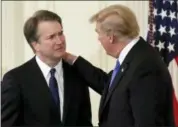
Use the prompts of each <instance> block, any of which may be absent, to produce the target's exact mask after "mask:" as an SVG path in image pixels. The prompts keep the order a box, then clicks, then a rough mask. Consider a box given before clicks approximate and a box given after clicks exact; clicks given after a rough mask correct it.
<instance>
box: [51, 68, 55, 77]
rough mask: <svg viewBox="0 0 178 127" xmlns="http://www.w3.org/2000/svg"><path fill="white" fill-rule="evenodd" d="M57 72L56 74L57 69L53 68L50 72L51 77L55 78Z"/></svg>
mask: <svg viewBox="0 0 178 127" xmlns="http://www.w3.org/2000/svg"><path fill="white" fill-rule="evenodd" d="M55 72H56V69H55V68H52V69H51V70H50V73H51V76H54V74H55Z"/></svg>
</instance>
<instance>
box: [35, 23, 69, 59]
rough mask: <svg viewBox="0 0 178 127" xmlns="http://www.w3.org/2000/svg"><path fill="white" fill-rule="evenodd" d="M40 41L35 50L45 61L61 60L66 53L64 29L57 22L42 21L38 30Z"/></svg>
mask: <svg viewBox="0 0 178 127" xmlns="http://www.w3.org/2000/svg"><path fill="white" fill-rule="evenodd" d="M37 36H38V41H37V43H36V44H35V50H36V53H37V54H38V55H40V56H41V57H42V58H43V59H48V60H59V59H60V58H61V57H62V56H63V55H64V53H65V50H66V42H65V36H64V34H63V29H62V26H61V24H60V23H58V22H57V21H42V22H40V23H39V24H38V28H37Z"/></svg>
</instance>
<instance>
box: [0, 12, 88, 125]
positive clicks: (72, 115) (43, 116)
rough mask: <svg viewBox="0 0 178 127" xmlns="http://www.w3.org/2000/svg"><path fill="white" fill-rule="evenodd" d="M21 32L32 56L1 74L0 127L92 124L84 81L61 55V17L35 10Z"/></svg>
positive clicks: (62, 38) (63, 39)
mask: <svg viewBox="0 0 178 127" xmlns="http://www.w3.org/2000/svg"><path fill="white" fill-rule="evenodd" d="M24 34H25V37H26V39H27V41H28V43H29V45H30V46H31V47H32V49H33V51H34V53H35V54H36V55H35V57H34V58H32V59H31V60H29V61H28V62H26V63H25V64H23V65H21V66H19V67H17V68H15V69H12V70H10V71H9V72H7V73H6V74H5V75H4V77H3V81H2V85H1V125H2V127H9V126H92V124H91V104H90V97H89V90H88V87H87V86H86V82H85V81H84V80H82V78H81V77H80V76H79V75H77V73H76V72H74V70H73V68H72V66H71V65H69V64H68V63H66V62H64V61H63V60H62V58H61V57H62V55H63V54H64V53H65V49H66V42H65V37H64V34H63V28H62V21H61V18H60V17H59V16H58V15H57V14H55V13H53V12H50V11H47V10H39V11H37V12H36V13H35V14H34V15H33V16H32V17H30V18H29V19H28V20H27V21H26V23H25V25H24ZM76 86H77V87H76Z"/></svg>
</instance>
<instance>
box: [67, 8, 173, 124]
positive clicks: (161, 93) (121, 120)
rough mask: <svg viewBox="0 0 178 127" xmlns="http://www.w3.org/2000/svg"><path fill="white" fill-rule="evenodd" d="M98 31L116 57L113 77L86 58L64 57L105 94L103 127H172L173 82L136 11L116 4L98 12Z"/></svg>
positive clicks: (101, 117) (91, 85) (96, 15)
mask: <svg viewBox="0 0 178 127" xmlns="http://www.w3.org/2000/svg"><path fill="white" fill-rule="evenodd" d="M91 21H92V22H93V21H96V32H97V33H98V39H99V41H100V42H101V45H102V46H103V47H104V49H105V51H106V53H107V54H108V55H110V56H112V57H114V58H116V59H117V62H116V67H115V68H114V70H113V71H111V72H110V73H109V74H107V73H105V72H104V71H102V70H101V69H99V68H96V67H94V66H93V65H92V64H90V63H89V62H88V61H86V60H85V59H84V58H82V57H81V56H79V57H77V56H75V55H72V54H70V53H66V55H64V59H65V60H66V61H67V62H68V63H70V64H73V67H74V68H75V69H76V70H77V71H78V72H79V73H80V75H81V76H83V78H84V79H85V80H86V81H87V82H88V83H89V84H90V87H91V88H93V89H94V90H95V91H97V92H98V93H99V94H101V95H102V97H101V102H100V108H99V126H101V127H128V126H129V127H130V126H135V127H147V126H149V127H152V126H173V125H174V122H173V112H172V82H171V77H170V74H169V72H168V69H167V67H166V65H165V64H164V63H163V61H162V59H161V58H160V56H159V54H158V53H157V52H156V50H154V49H153V48H152V47H151V46H150V45H149V44H148V43H147V42H145V41H144V40H143V38H141V37H139V26H138V23H137V20H136V17H135V15H134V13H133V12H132V11H131V10H130V9H129V8H127V7H125V6H122V5H111V6H109V7H107V8H104V9H103V10H101V11H99V12H98V13H97V14H95V15H94V16H93V17H92V18H91Z"/></svg>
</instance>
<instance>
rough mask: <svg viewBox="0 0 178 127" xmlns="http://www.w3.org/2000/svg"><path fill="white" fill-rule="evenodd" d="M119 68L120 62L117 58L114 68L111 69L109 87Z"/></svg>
mask: <svg viewBox="0 0 178 127" xmlns="http://www.w3.org/2000/svg"><path fill="white" fill-rule="evenodd" d="M119 69H120V63H119V61H118V60H117V62H116V66H115V68H114V70H113V73H112V77H111V81H110V85H109V87H111V85H112V83H113V81H114V78H115V76H116V74H117V72H118V71H119Z"/></svg>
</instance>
